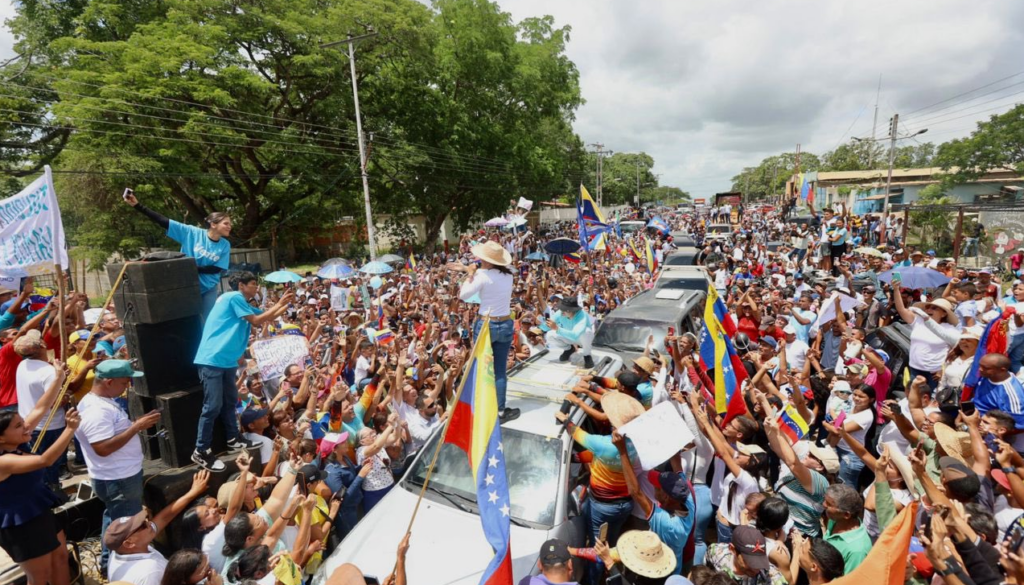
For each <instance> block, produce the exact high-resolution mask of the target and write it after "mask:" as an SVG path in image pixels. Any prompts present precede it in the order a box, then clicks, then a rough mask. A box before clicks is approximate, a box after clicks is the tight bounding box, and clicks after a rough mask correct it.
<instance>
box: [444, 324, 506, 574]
mask: <svg viewBox="0 0 1024 585" xmlns="http://www.w3.org/2000/svg"><path fill="white" fill-rule="evenodd" d="M493 362H494V355H493V353H492V352H491V333H490V327H488V325H487V323H486V322H485V323H484V326H483V327H481V328H480V336H479V337H478V338H477V340H476V344H475V345H474V346H473V355H472V356H471V358H470V363H469V367H468V368H467V370H466V378H465V380H464V381H463V386H462V389H461V390H460V391H459V394H458V400H457V401H456V403H455V408H454V410H453V412H452V419H451V422H450V423H449V427H448V432H447V434H446V435H445V439H444V441H445V443H449V444H452V445H455V446H456V447H458V448H459V449H461V450H462V451H463V452H465V453H466V456H467V457H468V458H469V467H470V470H471V471H472V473H473V478H474V479H475V480H476V501H477V506H478V507H479V508H480V524H481V525H483V529H484V536H485V537H486V538H487V542H488V543H490V545H491V548H493V549H494V558H492V559H491V562H490V564H488V565H487V569H486V570H485V571H484V574H483V575H482V576H481V577H480V584H481V585H511V584H512V550H511V538H510V535H509V532H510V523H511V518H510V517H509V514H510V513H511V511H512V502H511V500H510V499H509V493H508V476H507V475H506V474H505V453H504V446H503V445H502V442H501V425H499V424H498V392H497V389H496V387H495V385H494V364H493Z"/></svg>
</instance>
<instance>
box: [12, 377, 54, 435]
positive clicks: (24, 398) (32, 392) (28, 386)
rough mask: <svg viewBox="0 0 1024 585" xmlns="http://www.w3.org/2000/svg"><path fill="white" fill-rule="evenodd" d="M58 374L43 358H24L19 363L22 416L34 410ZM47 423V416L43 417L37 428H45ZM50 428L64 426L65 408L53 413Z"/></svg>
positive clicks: (19, 405) (19, 410)
mask: <svg viewBox="0 0 1024 585" xmlns="http://www.w3.org/2000/svg"><path fill="white" fill-rule="evenodd" d="M56 375H57V371H56V370H54V369H53V366H51V365H50V364H49V363H48V362H44V361H43V360H23V361H22V362H21V363H20V364H18V370H17V377H16V382H17V387H18V414H20V415H21V418H25V417H27V416H28V415H29V413H31V412H32V409H33V408H35V407H36V404H37V403H38V402H39V399H41V398H42V397H43V394H45V393H46V389H47V388H49V387H50V384H51V383H53V378H54V376H56ZM45 423H46V417H43V419H42V420H40V421H39V424H38V425H36V430H37V431H41V430H43V425H44V424H45ZM48 428H49V429H50V430H59V429H63V428H64V409H63V408H58V409H57V413H56V414H54V415H53V421H52V422H51V423H50V426H49V427H48Z"/></svg>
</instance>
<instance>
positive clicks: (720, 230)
mask: <svg viewBox="0 0 1024 585" xmlns="http://www.w3.org/2000/svg"><path fill="white" fill-rule="evenodd" d="M731 231H732V226H727V225H713V226H711V227H709V228H708V232H707V233H709V234H727V233H729V232H731Z"/></svg>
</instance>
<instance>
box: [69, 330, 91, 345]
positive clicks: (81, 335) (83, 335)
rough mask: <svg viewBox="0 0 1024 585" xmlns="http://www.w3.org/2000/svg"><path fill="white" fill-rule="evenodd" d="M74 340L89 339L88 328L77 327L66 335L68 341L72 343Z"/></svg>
mask: <svg viewBox="0 0 1024 585" xmlns="http://www.w3.org/2000/svg"><path fill="white" fill-rule="evenodd" d="M76 341H89V330H88V329H79V330H78V331H75V332H74V333H72V334H71V336H70V337H68V343H74V342H76Z"/></svg>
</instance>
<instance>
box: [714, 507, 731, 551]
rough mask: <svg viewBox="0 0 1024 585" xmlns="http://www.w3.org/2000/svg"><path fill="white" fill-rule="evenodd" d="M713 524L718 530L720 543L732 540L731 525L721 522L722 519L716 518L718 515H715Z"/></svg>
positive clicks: (727, 542)
mask: <svg viewBox="0 0 1024 585" xmlns="http://www.w3.org/2000/svg"><path fill="white" fill-rule="evenodd" d="M715 526H716V530H717V532H718V542H719V543H721V544H729V543H731V542H732V526H730V525H729V524H722V521H721V520H719V519H718V515H717V514H716V515H715Z"/></svg>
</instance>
